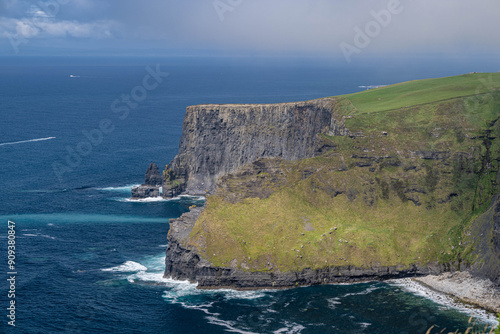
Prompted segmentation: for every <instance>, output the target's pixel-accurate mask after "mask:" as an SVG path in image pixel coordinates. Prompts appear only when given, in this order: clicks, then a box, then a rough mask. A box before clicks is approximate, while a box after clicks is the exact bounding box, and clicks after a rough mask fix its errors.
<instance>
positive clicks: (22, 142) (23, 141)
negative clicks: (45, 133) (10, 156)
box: [0, 137, 56, 146]
mask: <svg viewBox="0 0 500 334" xmlns="http://www.w3.org/2000/svg"><path fill="white" fill-rule="evenodd" d="M55 138H56V137H47V138H35V139H29V140H21V141H13V142H9V143H0V146H5V145H15V144H24V143H32V142H36V141H44V140H50V139H55Z"/></svg>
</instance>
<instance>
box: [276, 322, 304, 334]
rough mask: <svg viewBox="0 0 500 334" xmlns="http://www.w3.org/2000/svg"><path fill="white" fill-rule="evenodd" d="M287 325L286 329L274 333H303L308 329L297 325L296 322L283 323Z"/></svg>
mask: <svg viewBox="0 0 500 334" xmlns="http://www.w3.org/2000/svg"><path fill="white" fill-rule="evenodd" d="M283 324H284V325H285V327H283V328H280V329H278V330H275V331H274V332H273V333H275V334H279V333H287V334H288V333H301V332H302V331H303V330H304V329H306V328H305V327H304V326H302V325H300V324H297V323H295V322H292V323H290V322H288V321H285V322H284V323H283Z"/></svg>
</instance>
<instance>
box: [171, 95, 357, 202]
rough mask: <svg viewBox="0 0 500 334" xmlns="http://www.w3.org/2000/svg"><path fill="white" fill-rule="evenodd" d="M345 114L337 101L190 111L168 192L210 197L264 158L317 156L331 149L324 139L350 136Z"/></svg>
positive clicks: (232, 106)
mask: <svg viewBox="0 0 500 334" xmlns="http://www.w3.org/2000/svg"><path fill="white" fill-rule="evenodd" d="M340 111H341V109H340V107H339V104H338V102H337V99H335V98H324V99H318V100H313V101H306V102H297V103H280V104H267V105H198V106H191V107H188V108H187V110H186V116H185V118H184V123H183V131H182V137H181V142H180V145H179V154H178V155H177V156H176V157H175V158H174V160H173V161H172V162H171V163H170V164H169V165H168V167H167V169H166V170H165V172H164V176H166V179H167V183H169V184H170V186H167V187H166V189H165V190H166V191H168V189H170V188H173V187H177V189H178V190H179V191H183V192H185V193H187V194H193V195H197V194H203V195H204V194H205V193H206V192H207V191H208V192H209V193H212V192H213V191H214V189H215V183H216V181H217V179H218V178H220V177H221V176H223V175H225V174H227V173H229V172H233V171H235V170H236V169H237V168H238V167H239V166H242V165H244V164H246V163H249V162H252V161H255V160H256V159H258V158H261V157H281V158H283V159H286V160H298V159H303V158H308V157H314V156H317V155H319V154H321V152H322V150H324V149H325V147H324V141H323V139H322V137H320V136H318V135H319V134H326V135H345V134H348V131H347V130H346V128H345V126H344V118H343V117H342V116H343V115H342V114H340V113H339V112H340ZM175 181H177V182H175ZM175 193H176V192H174V194H175Z"/></svg>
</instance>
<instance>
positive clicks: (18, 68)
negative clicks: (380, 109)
mask: <svg viewBox="0 0 500 334" xmlns="http://www.w3.org/2000/svg"><path fill="white" fill-rule="evenodd" d="M498 65H499V64H498V62H496V61H493V60H490V61H480V62H473V61H467V60H461V59H457V60H454V61H451V62H450V61H439V60H438V58H436V59H427V60H425V61H424V60H421V59H419V58H418V57H417V58H415V59H406V60H398V59H392V60H390V61H387V60H373V62H371V63H366V62H365V63H362V64H351V65H349V66H347V64H336V63H334V62H331V61H329V60H328V59H300V58H286V59H283V58H198V57H184V58H126V57H118V58H109V59H107V58H65V57H60V58H35V57H32V58H31V57H13V58H1V59H0V120H1V121H0V224H1V225H0V226H1V228H0V264H1V266H0V277H1V279H0V282H1V283H0V332H1V333H304V334H305V333H398V334H401V333H425V332H426V331H427V329H428V328H429V327H430V326H432V325H434V326H435V329H437V330H435V331H434V332H439V331H441V330H443V329H444V328H446V329H447V330H446V331H447V332H448V331H455V330H460V331H464V330H465V329H466V328H467V325H468V320H469V317H470V316H471V315H475V316H477V317H478V320H477V321H478V323H479V324H482V325H484V324H486V323H487V322H488V321H491V320H487V317H486V316H485V314H484V313H482V312H480V311H478V310H473V309H469V308H466V307H463V306H460V305H457V304H454V303H453V302H452V301H451V300H449V299H447V298H445V297H443V296H439V295H436V294H433V293H431V292H429V291H425V290H422V289H420V288H418V287H416V286H415V285H413V284H412V283H411V282H410V281H407V280H400V281H393V282H384V283H381V282H373V283H361V284H352V285H331V286H314V287H303V288H297V289H290V290H279V291H269V290H262V291H251V292H237V291H230V290H219V291H201V290H197V289H196V286H195V285H194V284H189V283H187V282H177V281H173V280H170V279H163V278H162V272H163V268H164V263H163V261H164V252H165V248H166V243H167V241H166V236H167V232H168V228H169V226H168V221H169V219H170V218H176V217H179V216H180V215H181V214H182V213H183V212H186V211H187V210H188V207H189V206H190V205H192V204H200V203H201V202H202V201H203V199H202V198H190V197H183V198H178V199H174V200H170V201H165V200H164V201H143V202H133V201H129V197H130V189H131V186H132V185H135V184H140V183H142V182H143V177H144V172H145V170H146V168H147V167H148V165H149V163H150V162H156V163H157V164H158V166H159V167H160V168H163V166H165V164H167V163H168V162H169V161H170V160H171V159H172V158H173V157H174V156H175V154H176V153H177V150H178V144H179V139H180V136H181V131H182V120H183V117H184V113H185V109H186V107H187V106H189V105H193V104H201V103H275V102H288V101H300V100H307V99H314V98H319V97H325V96H332V95H339V94H345V93H352V92H356V91H360V90H362V89H364V88H362V87H360V86H369V85H383V84H391V83H396V82H400V81H406V80H413V79H422V78H429V77H440V76H447V75H455V74H462V73H467V72H471V71H497V70H498V69H499V68H498V67H500V66H498ZM148 66H149V70H148V69H147V67H148ZM151 71H153V72H155V71H156V72H158V71H159V72H160V73H161V75H158V74H157V76H156V79H155V77H154V76H151V77H150V78H149V79H147V80H146V85H147V87H148V89H145V88H144V87H145V81H144V80H145V77H146V76H147V75H148V74H149V73H150V72H151ZM167 72H168V76H167V75H166V74H165V73H167ZM153 86H154V87H153ZM127 96H128V97H127ZM130 96H135V98H136V100H130ZM115 101H118V102H115ZM124 101H125V102H124ZM126 101H128V102H126ZM127 103H128V104H127ZM119 108H121V109H119ZM120 110H121V111H120ZM125 110H128V111H127V112H125ZM52 137H53V138H52ZM9 220H10V221H12V222H14V223H15V224H11V226H12V227H11V228H10V229H9V227H8V221H9ZM9 230H10V231H14V232H9ZM9 233H10V235H15V239H14V240H15V255H14V256H15V264H13V268H10V269H9V268H8V266H7V264H8V252H7V246H8V241H9V240H12V239H13V237H10V239H9ZM14 233H15V234H14ZM8 272H15V274H14V275H12V274H8ZM11 276H15V284H14V290H15V292H14V294H15V296H12V294H11V293H12V291H11V293H9V290H11V288H12V286H11V284H10V282H9V281H7V279H9V278H10V277H11ZM429 297H432V298H429ZM12 301H15V312H14V313H15V322H12V319H9V318H8V317H7V316H8V315H9V314H11V311H9V310H7V308H9V307H10V305H11V304H10V303H11V302H12ZM9 321H10V322H11V324H12V323H13V324H15V327H13V326H11V325H9V323H8V322H9Z"/></svg>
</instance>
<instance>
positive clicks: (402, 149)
mask: <svg viewBox="0 0 500 334" xmlns="http://www.w3.org/2000/svg"><path fill="white" fill-rule="evenodd" d="M485 82H486V83H487V84H485ZM499 88H500V74H476V75H465V76H459V77H451V78H442V79H431V80H423V81H416V82H409V83H402V84H398V85H393V86H388V87H384V88H378V89H374V90H370V91H366V92H361V93H356V94H351V95H346V96H339V97H334V98H325V99H319V100H313V101H307V102H297V103H285V104H275V105H271V104H270V105H241V106H238V105H206V106H194V107H189V108H188V109H187V112H186V117H185V120H184V125H183V135H182V139H181V144H180V148H179V154H178V155H177V156H176V157H175V159H174V160H173V161H172V162H171V163H170V164H169V165H168V166H167V168H166V170H165V171H164V172H163V177H164V180H165V182H166V184H169V187H167V189H170V194H174V193H175V194H178V193H180V192H185V193H189V194H199V193H206V192H208V195H209V196H208V197H207V202H206V206H205V207H204V208H196V209H195V210H194V211H192V212H190V213H188V214H185V215H183V216H182V217H181V218H180V219H178V220H173V221H171V229H170V231H169V234H168V249H167V257H166V271H165V276H171V277H173V278H178V279H189V280H191V281H196V282H198V283H199V287H202V288H203V287H233V288H241V289H246V288H255V287H290V286H296V285H308V284H321V283H332V282H351V281H359V280H371V279H386V278H393V277H403V276H413V275H423V274H429V273H432V274H438V273H441V272H445V271H455V270H468V271H470V272H471V273H473V274H475V275H479V276H482V277H486V278H488V279H490V280H492V281H494V282H496V284H500V279H499V276H498V275H499V272H500V248H499V246H498V245H499V244H500V243H499V236H498V235H499V234H498V233H499V230H500V228H499V227H500V223H498V220H499V218H498V217H499V214H498V211H500V210H499V209H498V207H500V204H498V203H499V200H498V198H499V195H498V194H499V183H498V182H497V180H498V176H499V161H500V140H498V136H499V135H500V122H498V119H499V117H500V93H499ZM173 189H175V191H174V190H173Z"/></svg>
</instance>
